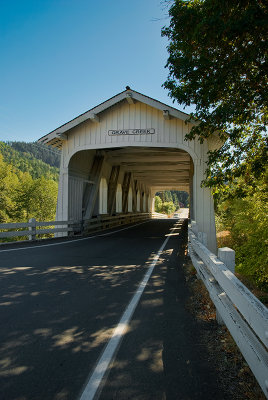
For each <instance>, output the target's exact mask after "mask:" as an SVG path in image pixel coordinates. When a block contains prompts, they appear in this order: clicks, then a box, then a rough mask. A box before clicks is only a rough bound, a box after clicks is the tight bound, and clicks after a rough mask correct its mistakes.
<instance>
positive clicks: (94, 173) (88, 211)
mask: <svg viewBox="0 0 268 400" xmlns="http://www.w3.org/2000/svg"><path fill="white" fill-rule="evenodd" d="M103 164H104V156H103V155H102V154H101V153H100V154H96V155H95V157H94V161H93V165H92V168H91V171H90V176H89V180H90V181H91V182H93V184H92V183H87V185H86V188H85V191H84V196H83V209H84V212H83V219H84V220H85V219H90V218H91V217H92V214H93V210H94V207H95V203H96V199H97V194H98V190H99V184H100V180H101V173H102V169H103Z"/></svg>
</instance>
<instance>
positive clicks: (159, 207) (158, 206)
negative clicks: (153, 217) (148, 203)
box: [154, 196, 163, 213]
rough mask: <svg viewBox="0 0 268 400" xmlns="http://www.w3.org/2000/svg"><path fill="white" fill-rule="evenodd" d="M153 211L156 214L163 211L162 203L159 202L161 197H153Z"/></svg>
mask: <svg viewBox="0 0 268 400" xmlns="http://www.w3.org/2000/svg"><path fill="white" fill-rule="evenodd" d="M154 209H155V211H156V212H158V213H161V212H162V211H163V202H162V200H161V197H159V196H155V203H154Z"/></svg>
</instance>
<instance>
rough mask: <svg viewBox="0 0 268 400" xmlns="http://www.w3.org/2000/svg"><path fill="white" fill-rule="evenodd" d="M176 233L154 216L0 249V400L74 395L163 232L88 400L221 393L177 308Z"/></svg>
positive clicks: (189, 322) (183, 295)
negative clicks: (92, 233)
mask: <svg viewBox="0 0 268 400" xmlns="http://www.w3.org/2000/svg"><path fill="white" fill-rule="evenodd" d="M176 223H177V225H176V226H175V229H174V230H173V231H171V229H172V228H174V224H176ZM115 231H116V230H115ZM183 231H185V229H182V228H181V223H180V222H179V223H178V221H176V220H172V219H166V220H165V219H162V220H152V221H150V222H146V223H143V224H139V225H137V226H133V227H131V228H129V229H124V230H120V231H118V232H114V233H113V234H109V235H106V236H99V237H91V238H87V239H85V240H76V241H66V242H63V243H62V244H61V243H60V242H57V243H51V244H53V245H51V244H50V243H46V245H40V244H33V245H28V244H27V245H23V246H22V248H20V249H17V248H15V249H13V250H12V249H8V248H5V247H0V399H1V400H51V399H52V400H76V399H77V400H79V399H80V398H81V396H82V394H83V391H84V390H85V388H86V385H87V382H88V379H89V378H90V376H91V374H92V372H93V371H94V370H95V367H96V364H97V362H98V360H99V358H100V356H101V354H102V352H103V351H104V349H105V346H106V344H107V343H108V342H109V339H110V338H111V335H112V333H113V330H114V328H115V327H116V326H117V324H118V322H119V320H120V318H121V316H122V315H123V313H124V311H125V309H126V307H127V305H128V304H129V302H130V300H131V298H132V296H133V294H134V293H135V291H136V290H137V288H138V287H139V284H140V282H141V281H142V279H143V277H144V275H145V274H146V272H147V271H148V268H150V266H151V264H152V262H153V260H154V258H155V256H156V254H157V252H158V251H159V249H160V247H161V245H162V244H163V242H164V240H165V239H166V238H167V237H168V238H169V240H168V242H167V244H166V246H165V248H164V250H163V251H162V252H161V255H160V257H159V259H158V260H157V262H156V265H155V268H154V270H153V272H152V275H151V277H150V279H149V281H148V283H147V285H146V287H145V290H144V292H143V294H142V296H141V299H140V301H139V303H138V305H137V308H136V309H135V312H134V314H133V316H132V318H131V321H130V322H129V325H128V330H127V332H125V333H124V334H123V337H122V340H121V342H120V347H119V348H117V349H116V353H115V358H114V360H113V363H112V364H111V365H110V366H109V368H108V370H107V373H106V374H105V376H104V378H105V379H103V380H102V382H101V385H100V388H99V390H98V391H97V395H96V396H95V398H96V397H98V398H100V399H101V400H111V399H116V400H121V399H122V400H126V399H137V400H149V399H150V400H151V399H152V400H158V399H159V400H160V399H161V400H163V399H167V400H175V399H176V400H177V399H185V400H186V399H215V398H217V399H221V398H222V397H221V393H219V389H218V388H217V383H216V376H215V372H214V371H213V368H212V367H211V365H210V364H209V363H208V361H207V358H208V357H207V354H206V351H205V349H204V348H203V347H201V346H200V344H199V340H198V326H196V324H195V322H194V321H193V319H192V317H191V315H190V314H189V312H188V311H187V309H186V307H185V302H186V301H187V298H188V296H189V293H188V292H187V289H186V287H185V283H184V278H183V274H182V269H181V264H182V262H183V243H184V242H185V233H183ZM7 250H8V251H7ZM108 372H109V374H108Z"/></svg>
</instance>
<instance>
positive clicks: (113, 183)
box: [108, 165, 120, 215]
mask: <svg viewBox="0 0 268 400" xmlns="http://www.w3.org/2000/svg"><path fill="white" fill-rule="evenodd" d="M119 172H120V165H117V166H113V168H112V171H111V175H110V180H109V184H108V214H109V215H113V213H114V212H115V200H116V189H117V183H118V178H119Z"/></svg>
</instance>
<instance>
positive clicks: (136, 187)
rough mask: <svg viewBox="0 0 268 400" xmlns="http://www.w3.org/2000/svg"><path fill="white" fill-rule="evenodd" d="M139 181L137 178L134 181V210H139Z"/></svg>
mask: <svg viewBox="0 0 268 400" xmlns="http://www.w3.org/2000/svg"><path fill="white" fill-rule="evenodd" d="M138 190H139V189H138V181H137V180H136V179H135V180H134V182H133V197H132V198H133V211H134V212H137V211H138V210H137V194H138Z"/></svg>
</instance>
